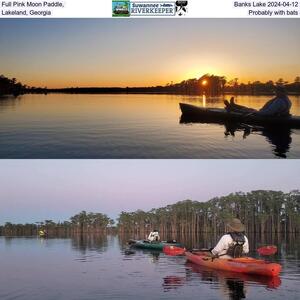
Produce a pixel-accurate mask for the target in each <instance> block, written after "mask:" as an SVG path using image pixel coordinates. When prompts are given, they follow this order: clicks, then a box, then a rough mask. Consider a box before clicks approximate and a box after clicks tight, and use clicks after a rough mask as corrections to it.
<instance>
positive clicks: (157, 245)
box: [128, 240, 181, 251]
mask: <svg viewBox="0 0 300 300" xmlns="http://www.w3.org/2000/svg"><path fill="white" fill-rule="evenodd" d="M128 244H129V245H130V246H131V247H135V248H139V249H151V250H160V251H162V250H163V248H164V246H176V247H180V246H181V245H180V243H177V242H176V241H175V240H173V241H161V242H149V241H146V240H129V241H128Z"/></svg>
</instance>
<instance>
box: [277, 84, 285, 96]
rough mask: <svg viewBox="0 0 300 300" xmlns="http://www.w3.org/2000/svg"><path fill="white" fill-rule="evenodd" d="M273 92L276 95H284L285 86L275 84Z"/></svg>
mask: <svg viewBox="0 0 300 300" xmlns="http://www.w3.org/2000/svg"><path fill="white" fill-rule="evenodd" d="M275 94H276V96H278V97H283V96H286V89H285V87H284V86H282V85H276V86H275Z"/></svg>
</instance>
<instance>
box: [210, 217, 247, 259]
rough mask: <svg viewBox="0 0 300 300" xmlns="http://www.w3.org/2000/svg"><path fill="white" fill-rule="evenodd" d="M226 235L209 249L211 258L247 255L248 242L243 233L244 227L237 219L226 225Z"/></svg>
mask: <svg viewBox="0 0 300 300" xmlns="http://www.w3.org/2000/svg"><path fill="white" fill-rule="evenodd" d="M226 227H227V228H228V233H227V234H224V235H223V236H222V237H221V239H220V240H219V242H218V243H217V245H216V246H215V247H214V248H213V249H211V251H210V252H211V254H212V257H220V258H226V259H228V258H236V257H241V256H243V255H245V254H247V253H249V242H248V238H247V237H246V235H245V233H244V231H245V226H244V224H242V222H241V221H240V220H239V219H232V220H231V221H230V222H228V223H227V224H226Z"/></svg>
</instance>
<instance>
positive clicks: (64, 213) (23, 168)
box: [0, 159, 300, 224]
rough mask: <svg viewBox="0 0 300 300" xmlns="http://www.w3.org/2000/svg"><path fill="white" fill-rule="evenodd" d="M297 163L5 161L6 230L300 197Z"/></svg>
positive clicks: (0, 187) (1, 179) (0, 188)
mask: <svg viewBox="0 0 300 300" xmlns="http://www.w3.org/2000/svg"><path fill="white" fill-rule="evenodd" d="M299 164H300V161H299V160H284V161H283V160H238V159H236V160H159V159H158V160H2V161H1V168H0V205H1V210H0V224H3V223H5V222H6V221H12V222H35V221H40V220H45V219H53V220H55V221H58V220H66V219H68V218H69V217H70V216H72V215H74V214H76V213H77V212H79V211H81V210H87V211H93V212H102V213H106V214H108V215H109V216H110V217H112V218H116V217H117V216H118V214H119V213H120V212H121V211H134V210H137V209H143V210H150V209H151V208H158V207H162V206H165V205H168V204H173V203H175V202H177V201H181V200H185V199H192V200H198V201H207V200H209V199H211V198H213V197H215V196H223V195H227V194H229V193H231V192H238V191H244V192H247V191H251V190H257V189H265V190H267V189H272V190H282V191H285V192H289V191H291V190H294V189H299V188H300V186H299V183H300V173H299Z"/></svg>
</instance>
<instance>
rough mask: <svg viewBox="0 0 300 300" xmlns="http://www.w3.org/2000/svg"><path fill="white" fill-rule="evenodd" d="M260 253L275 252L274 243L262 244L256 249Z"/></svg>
mask: <svg viewBox="0 0 300 300" xmlns="http://www.w3.org/2000/svg"><path fill="white" fill-rule="evenodd" d="M257 252H258V253H259V254H260V255H273V254H275V253H276V252H277V247H276V246H274V245H270V246H263V247H260V248H258V249H257Z"/></svg>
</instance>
